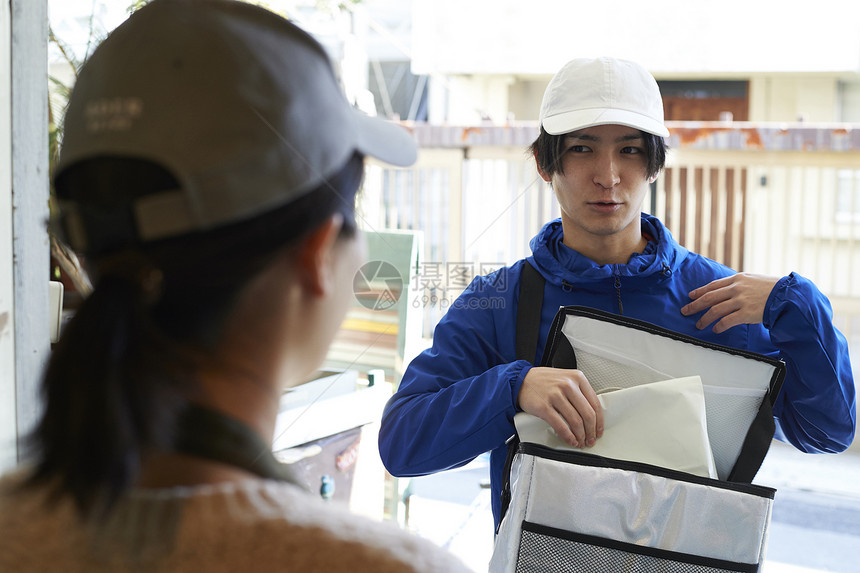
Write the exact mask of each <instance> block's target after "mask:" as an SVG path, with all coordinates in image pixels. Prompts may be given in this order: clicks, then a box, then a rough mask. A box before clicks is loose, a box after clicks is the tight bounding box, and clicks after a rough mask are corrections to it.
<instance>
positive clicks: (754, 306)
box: [681, 273, 779, 334]
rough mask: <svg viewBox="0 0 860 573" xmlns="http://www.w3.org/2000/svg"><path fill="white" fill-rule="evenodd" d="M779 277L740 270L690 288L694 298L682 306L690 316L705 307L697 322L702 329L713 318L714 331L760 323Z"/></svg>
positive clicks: (685, 314)
mask: <svg viewBox="0 0 860 573" xmlns="http://www.w3.org/2000/svg"><path fill="white" fill-rule="evenodd" d="M778 280H779V278H778V277H771V276H766V275H754V274H750V273H738V274H736V275H733V276H730V277H725V278H721V279H717V280H715V281H713V282H710V283H708V284H706V285H705V286H702V287H699V288H697V289H695V290H693V291H690V298H691V299H693V301H692V302H691V303H689V304H687V305H686V306H684V307H683V308H681V314H683V315H684V316H689V315H691V314H696V313H697V312H701V311H703V310H705V309H707V310H708V311H707V312H706V313H705V314H703V315H702V316H701V317H700V318H699V320H698V321H697V322H696V328H698V329H699V330H702V329H704V328H706V327H707V326H708V325H709V324H711V323H712V322H714V321H718V322H717V323H716V324H715V325H714V332H716V333H717V334H719V333H721V332H725V331H726V330H728V329H729V328H731V327H733V326H737V325H739V324H758V323H760V322H761V321H762V318H763V316H764V305H765V303H766V302H767V297H768V296H770V291H772V290H773V287H774V285H775V284H776V283H777V281H778Z"/></svg>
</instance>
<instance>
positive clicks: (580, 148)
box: [568, 145, 589, 153]
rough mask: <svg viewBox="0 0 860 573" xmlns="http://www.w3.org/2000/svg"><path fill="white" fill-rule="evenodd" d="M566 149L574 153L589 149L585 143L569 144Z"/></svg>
mask: <svg viewBox="0 0 860 573" xmlns="http://www.w3.org/2000/svg"><path fill="white" fill-rule="evenodd" d="M568 151H573V152H574V153H585V152H586V151H589V149H588V147H587V146H585V145H571V146H570V147H569V148H568Z"/></svg>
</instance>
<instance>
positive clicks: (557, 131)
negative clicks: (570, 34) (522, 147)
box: [540, 58, 669, 137]
mask: <svg viewBox="0 0 860 573" xmlns="http://www.w3.org/2000/svg"><path fill="white" fill-rule="evenodd" d="M540 123H541V126H543V128H544V130H546V132H547V133H549V134H550V135H562V134H565V133H570V132H572V131H576V130H579V129H584V128H586V127H592V126H595V125H610V124H611V125H626V126H628V127H633V128H636V129H640V130H642V131H644V132H646V133H652V134H654V135H659V136H661V137H667V136H668V135H669V130H668V129H666V126H665V125H663V98H662V97H661V96H660V88H658V87H657V82H656V81H655V80H654V77H653V76H652V75H651V74H650V73H648V71H647V70H646V69H645V68H643V67H642V66H640V65H639V64H637V63H635V62H630V61H627V60H618V59H615V58H596V59H586V58H581V59H576V60H571V61H570V62H568V63H566V64H565V65H564V66H563V67H562V68H561V69H560V70H559V71H558V73H556V74H555V76H553V78H552V80H550V82H549V85H548V86H547V88H546V92H544V95H543V101H542V102H541V106H540Z"/></svg>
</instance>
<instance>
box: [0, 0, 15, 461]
mask: <svg viewBox="0 0 860 573" xmlns="http://www.w3.org/2000/svg"><path fill="white" fill-rule="evenodd" d="M10 21H11V15H10V13H9V3H8V2H0V472H2V471H3V470H5V469H7V468H9V467H11V466H13V465H14V464H15V461H16V457H17V450H16V446H15V439H16V426H15V423H16V415H15V336H14V332H15V326H14V324H15V321H14V317H15V308H14V306H15V305H14V299H13V296H12V284H13V282H12V106H11V99H12V69H11V62H12V59H11V56H10V51H11V42H12V40H11V37H10V27H11V24H10Z"/></svg>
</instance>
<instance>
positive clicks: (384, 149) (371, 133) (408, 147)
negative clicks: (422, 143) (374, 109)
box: [354, 110, 418, 167]
mask: <svg viewBox="0 0 860 573" xmlns="http://www.w3.org/2000/svg"><path fill="white" fill-rule="evenodd" d="M354 118H355V129H356V146H357V147H358V151H360V152H361V153H363V154H365V155H370V156H371V157H375V158H376V159H379V160H380V161H384V162H385V163H390V164H392V165H396V166H398V167H408V166H410V165H412V164H413V163H415V160H416V159H418V146H417V145H416V143H415V140H414V139H413V138H412V136H411V135H410V134H409V132H408V131H407V130H406V128H405V127H403V126H401V125H398V124H396V123H392V122H390V121H385V120H382V119H378V118H375V117H371V116H369V115H366V114H364V113H362V112H360V111H358V110H356V111H355V113H354Z"/></svg>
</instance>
